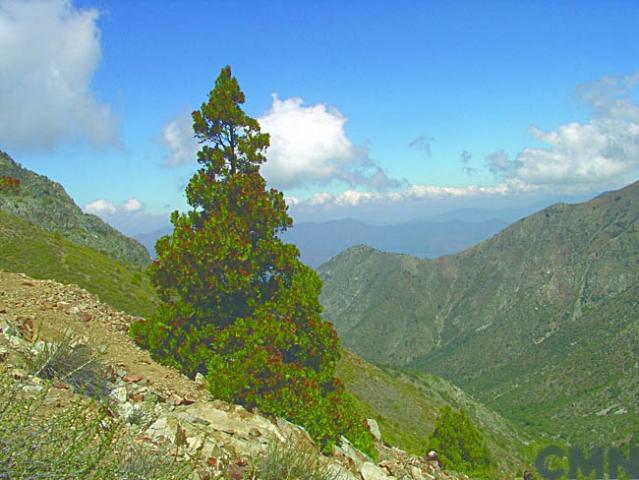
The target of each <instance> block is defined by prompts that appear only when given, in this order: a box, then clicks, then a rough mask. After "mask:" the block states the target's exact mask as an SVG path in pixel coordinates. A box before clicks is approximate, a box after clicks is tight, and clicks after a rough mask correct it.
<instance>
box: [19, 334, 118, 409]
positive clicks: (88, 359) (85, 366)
mask: <svg viewBox="0 0 639 480" xmlns="http://www.w3.org/2000/svg"><path fill="white" fill-rule="evenodd" d="M104 370H105V368H104V365H103V364H102V362H101V361H100V359H99V358H98V356H97V355H96V354H95V353H94V352H93V350H92V349H91V348H90V347H89V346H88V345H78V346H74V345H73V336H72V335H71V333H70V332H64V333H63V334H62V336H61V337H60V339H59V340H57V341H55V342H52V343H45V344H44V348H43V349H42V351H40V352H39V353H38V354H37V355H36V356H35V357H34V358H33V359H32V360H31V361H30V371H31V374H33V375H35V376H37V377H40V378H42V379H45V380H53V379H57V380H60V381H63V382H65V383H67V384H68V385H69V386H71V388H73V390H74V391H76V392H78V393H83V394H85V395H88V396H90V397H93V398H97V399H105V398H107V397H108V395H109V388H108V385H107V382H106V379H105V375H104Z"/></svg>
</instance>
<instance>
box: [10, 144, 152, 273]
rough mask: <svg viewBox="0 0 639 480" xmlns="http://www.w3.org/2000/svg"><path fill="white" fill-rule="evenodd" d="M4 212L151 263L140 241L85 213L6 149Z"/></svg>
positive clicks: (111, 253)
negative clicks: (15, 160) (10, 154)
mask: <svg viewBox="0 0 639 480" xmlns="http://www.w3.org/2000/svg"><path fill="white" fill-rule="evenodd" d="M0 212H5V213H8V214H10V215H15V216H18V217H22V218H24V219H26V220H28V221H30V222H32V223H34V224H36V225H38V226H39V227H41V228H44V229H45V230H48V231H50V232H58V233H61V234H62V235H64V236H65V237H67V238H69V239H70V240H73V241H74V242H76V243H79V244H80V245H85V246H88V247H91V248H94V249H95V250H97V251H99V252H103V253H106V254H107V255H108V256H110V257H111V258H114V259H116V260H122V261H125V262H128V263H131V264H133V265H136V266H138V267H144V266H146V265H148V264H149V263H150V262H151V259H150V257H149V252H147V251H146V249H145V248H144V247H143V246H142V245H141V244H140V243H138V242H136V241H135V240H132V239H130V238H128V237H126V236H124V235H122V234H121V233H120V232H118V231H117V230H115V229H114V228H113V227H111V226H109V225H107V224H106V223H104V222H103V221H102V220H100V219H99V218H98V217H96V216H95V215H89V214H85V213H82V210H80V208H79V207H78V206H77V205H76V204H75V203H74V202H73V200H72V199H71V197H69V195H67V193H66V192H65V191H64V188H62V186H61V185H60V184H58V183H55V182H53V181H51V180H49V179H48V178H47V177H45V176H42V175H38V174H36V173H34V172H32V171H30V170H27V169H26V168H23V167H21V166H20V165H19V164H17V163H16V162H14V161H13V160H12V159H11V158H10V157H9V156H8V155H7V154H6V153H4V152H2V151H0Z"/></svg>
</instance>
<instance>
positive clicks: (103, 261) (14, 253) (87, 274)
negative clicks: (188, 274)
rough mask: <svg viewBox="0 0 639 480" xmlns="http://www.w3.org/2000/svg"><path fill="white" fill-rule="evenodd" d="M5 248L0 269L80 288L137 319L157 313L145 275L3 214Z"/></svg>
mask: <svg viewBox="0 0 639 480" xmlns="http://www.w3.org/2000/svg"><path fill="white" fill-rule="evenodd" d="M0 245H1V247H2V248H0V270H5V271H12V272H23V273H26V274H28V275H29V276H31V277H34V278H39V279H54V280H57V281H59V282H62V283H67V284H68V283H74V284H77V285H79V286H81V287H83V288H85V289H87V290H88V291H90V292H92V293H93V294H96V295H98V296H99V297H100V298H101V299H102V300H103V301H104V302H107V303H109V304H111V305H113V306H114V307H116V308H119V309H121V310H123V311H125V312H127V313H130V314H133V315H140V316H147V315H150V314H151V313H152V312H153V311H154V310H155V304H156V299H155V293H154V291H153V287H152V286H151V283H150V281H149V279H148V277H147V275H146V273H145V272H144V271H143V270H141V269H139V268H137V267H134V266H132V265H130V264H129V263H126V262H121V261H118V260H114V259H113V258H111V257H109V256H107V255H105V254H103V253H100V252H97V251H95V250H93V249H91V248H89V247H85V246H83V245H78V244H76V243H74V242H72V241H70V240H68V239H66V238H65V237H64V236H63V235H61V234H59V233H52V232H49V231H47V230H44V229H42V228H39V227H37V226H35V225H34V224H32V223H30V222H28V221H26V220H23V219H22V218H19V217H14V216H12V215H7V214H6V213H4V212H1V211H0Z"/></svg>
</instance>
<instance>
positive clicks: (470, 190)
mask: <svg viewBox="0 0 639 480" xmlns="http://www.w3.org/2000/svg"><path fill="white" fill-rule="evenodd" d="M539 189H540V188H539V187H537V186H534V185H528V184H526V183H524V182H521V181H519V180H508V181H506V182H502V183H498V184H497V185H494V186H487V187H485V186H476V185H469V186H465V187H446V186H435V185H410V186H408V187H406V188H404V189H401V190H396V191H391V192H371V191H359V190H346V191H343V192H340V193H337V194H333V193H329V192H319V193H315V194H314V195H312V196H311V197H310V198H309V199H307V200H305V201H298V203H297V205H300V206H305V207H325V208H330V207H344V206H350V207H356V206H360V205H364V204H370V203H375V202H377V203H401V202H405V201H415V200H441V199H455V198H478V197H484V198H489V197H503V196H505V195H510V194H518V193H530V192H534V191H538V190H539Z"/></svg>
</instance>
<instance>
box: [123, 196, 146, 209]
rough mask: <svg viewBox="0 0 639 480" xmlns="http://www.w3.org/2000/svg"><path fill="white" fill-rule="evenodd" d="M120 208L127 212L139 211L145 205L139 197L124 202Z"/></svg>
mask: <svg viewBox="0 0 639 480" xmlns="http://www.w3.org/2000/svg"><path fill="white" fill-rule="evenodd" d="M120 208H121V209H122V210H124V211H125V212H139V211H140V210H142V208H143V207H142V202H140V200H138V199H137V198H129V199H128V200H126V201H125V202H123V203H122V205H121V207H120Z"/></svg>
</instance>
